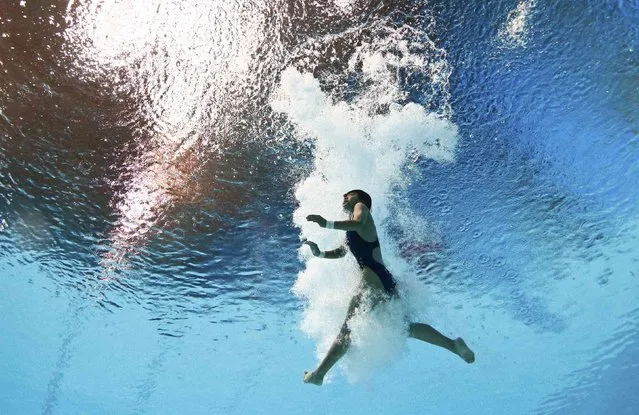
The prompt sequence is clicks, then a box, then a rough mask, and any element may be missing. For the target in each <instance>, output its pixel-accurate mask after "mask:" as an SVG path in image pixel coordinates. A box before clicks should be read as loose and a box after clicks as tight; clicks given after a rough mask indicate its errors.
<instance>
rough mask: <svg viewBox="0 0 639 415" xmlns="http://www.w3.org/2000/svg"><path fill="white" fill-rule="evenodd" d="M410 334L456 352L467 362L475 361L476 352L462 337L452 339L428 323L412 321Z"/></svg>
mask: <svg viewBox="0 0 639 415" xmlns="http://www.w3.org/2000/svg"><path fill="white" fill-rule="evenodd" d="M409 336H410V337H412V338H414V339H418V340H421V341H424V342H426V343H430V344H434V345H435V346H439V347H443V348H444V349H446V350H449V351H451V352H453V353H455V354H456V355H458V356H459V357H461V358H462V359H464V360H465V361H466V362H467V363H473V362H474V361H475V353H473V351H472V350H470V348H469V347H468V346H466V343H465V342H464V340H463V339H462V338H461V337H459V338H457V339H455V340H453V339H450V338H448V337H446V336H444V335H443V334H441V333H440V332H438V331H437V330H435V329H434V328H433V327H432V326H429V325H428V324H424V323H410V329H409Z"/></svg>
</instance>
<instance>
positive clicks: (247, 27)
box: [0, 0, 639, 413]
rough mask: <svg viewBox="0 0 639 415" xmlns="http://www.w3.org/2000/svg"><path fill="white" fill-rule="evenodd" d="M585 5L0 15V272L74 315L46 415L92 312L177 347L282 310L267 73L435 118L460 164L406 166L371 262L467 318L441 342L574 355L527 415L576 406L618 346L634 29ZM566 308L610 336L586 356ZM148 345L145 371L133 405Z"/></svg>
mask: <svg viewBox="0 0 639 415" xmlns="http://www.w3.org/2000/svg"><path fill="white" fill-rule="evenodd" d="M582 6H584V7H577V6H575V5H572V6H571V5H567V4H564V5H560V4H556V5H548V4H542V3H540V2H536V1H520V2H517V1H511V2H500V3H498V4H494V7H474V6H473V4H471V3H466V2H464V3H463V4H451V5H433V6H432V7H433V9H431V5H425V4H423V3H421V2H409V1H406V2H392V3H391V2H378V3H376V2H372V3H370V2H364V1H362V2H357V1H343V0H342V1H335V2H329V1H325V2H313V3H306V2H299V1H286V2H284V1H279V2H236V3H229V2H178V1H174V2H160V1H157V2H151V3H149V2H134V1H133V2H131V1H115V2H108V1H69V2H53V3H51V4H48V5H42V6H41V5H39V4H37V2H30V1H27V2H26V3H25V4H24V5H22V4H18V3H17V4H15V5H10V4H8V3H3V4H2V5H0V12H1V13H0V16H1V17H2V20H1V21H0V22H1V23H2V33H3V35H2V36H3V37H2V38H1V39H2V42H1V43H0V46H1V47H2V49H1V51H2V55H0V61H1V63H2V66H1V67H0V68H1V69H2V71H4V72H2V75H1V76H2V78H1V80H2V83H1V84H0V99H1V101H0V123H1V128H2V130H1V132H2V136H1V138H0V146H1V148H0V150H2V151H1V153H0V179H1V180H0V185H1V188H2V192H1V193H0V248H1V249H2V254H0V255H2V259H3V261H7V264H8V265H3V267H5V269H9V270H13V271H12V272H18V270H21V269H23V268H21V267H25V266H28V265H29V264H37V265H38V267H39V268H40V269H41V270H44V271H45V275H46V277H47V278H49V279H50V280H51V281H53V282H54V284H55V285H56V286H57V287H58V288H57V291H56V292H57V293H58V295H60V296H63V297H64V296H66V297H68V298H69V299H70V300H69V301H70V303H71V305H70V307H71V308H74V310H72V311H71V317H69V321H70V322H69V323H68V324H67V330H66V335H65V337H64V342H63V345H62V346H61V349H60V354H59V360H58V363H57V365H56V369H55V371H54V373H53V375H52V376H51V379H50V381H49V388H50V393H49V398H48V400H47V401H46V405H45V409H44V412H50V411H53V410H54V409H55V407H56V405H58V401H56V397H57V395H58V394H59V393H60V390H61V386H60V384H61V381H62V379H63V375H64V373H65V368H66V367H67V366H68V365H69V361H70V359H71V357H72V345H73V343H74V342H75V341H76V338H77V336H78V333H81V332H82V331H83V330H86V326H85V325H84V323H83V322H84V320H85V318H88V317H86V316H84V315H83V312H84V310H86V309H87V307H89V308H91V307H93V305H94V304H95V303H97V304H99V305H100V306H101V308H100V310H101V311H100V312H102V311H104V312H105V313H108V314H110V315H114V314H116V313H118V312H122V311H121V310H126V309H127V307H133V306H136V305H139V306H140V307H141V308H142V309H144V310H145V311H148V313H149V315H150V316H151V317H150V318H151V319H152V321H153V322H154V324H156V330H157V332H158V333H160V334H162V335H163V336H164V337H167V338H171V339H173V338H176V337H184V336H187V335H189V334H192V333H193V330H192V329H191V324H192V321H189V322H188V323H186V322H185V321H186V320H188V318H187V317H185V316H198V317H203V318H205V319H207V321H208V322H210V323H224V322H229V323H236V322H248V323H251V324H252V323H255V324H256V325H257V326H259V324H258V323H257V321H258V320H259V316H260V315H261V313H263V312H264V311H263V310H264V309H268V308H269V307H282V308H283V309H284V310H288V311H290V310H294V311H295V312H296V313H300V308H301V306H302V304H300V302H299V301H298V300H297V299H296V298H295V297H294V296H293V295H292V294H291V293H290V287H291V286H292V285H293V283H294V280H295V278H296V276H297V273H298V272H299V271H300V268H302V266H303V264H301V263H300V261H299V258H298V257H297V252H296V249H297V247H298V240H297V230H296V229H295V228H294V227H293V226H292V225H291V223H292V217H291V215H292V212H293V211H294V210H295V209H296V207H297V202H296V201H295V200H294V196H293V190H294V187H295V186H296V184H297V183H299V182H300V181H301V180H302V179H304V178H305V177H306V176H307V174H308V173H309V172H310V171H311V170H312V168H313V163H314V160H313V146H314V144H313V143H314V142H313V140H314V139H315V138H314V137H305V136H304V132H302V131H296V130H295V128H294V126H292V125H291V124H289V120H287V119H286V118H285V117H283V116H282V115H281V114H277V113H273V112H272V109H271V106H270V103H271V97H272V93H273V91H274V90H275V89H276V88H277V86H278V83H279V74H280V73H281V71H282V70H283V69H285V68H287V67H289V66H294V67H296V68H297V69H298V70H300V71H302V72H310V73H312V74H313V76H314V77H315V78H316V79H318V80H319V81H320V84H321V86H322V88H323V90H324V91H325V92H326V93H327V95H328V96H329V97H330V98H331V99H332V100H334V101H335V102H340V101H343V102H346V103H348V104H351V105H357V106H359V108H363V109H365V110H366V111H368V112H369V113H370V114H386V113H387V112H388V110H389V107H391V106H392V105H393V104H400V105H404V104H406V103H408V102H416V103H419V104H420V105H422V106H423V107H424V108H426V109H427V110H428V111H431V112H435V113H438V114H440V115H442V116H446V117H452V120H453V121H454V122H455V123H456V124H457V125H458V126H459V127H460V131H461V132H460V140H459V148H458V151H457V154H456V159H457V162H456V163H455V164H452V165H441V164H438V163H434V162H431V161H429V160H423V159H419V158H416V159H414V160H415V163H411V162H409V163H408V166H407V167H406V169H407V170H408V173H407V174H406V176H405V177H406V178H407V182H408V183H407V190H405V191H401V192H399V193H398V194H397V195H395V196H394V197H395V199H393V198H390V200H391V203H395V205H394V206H393V208H391V209H390V210H391V212H392V215H394V216H393V219H392V220H389V221H388V222H387V223H386V227H387V228H388V230H389V232H388V235H389V238H388V240H387V241H386V242H385V243H387V244H388V245H389V246H391V247H397V251H398V252H399V254H398V256H399V257H401V258H403V259H404V260H406V262H408V263H409V264H410V266H411V267H412V268H410V271H411V272H413V273H414V274H416V275H417V277H418V278H419V279H420V281H422V282H424V283H426V284H427V285H428V287H429V289H430V292H431V294H434V295H435V296H437V297H441V298H443V300H441V301H442V302H443V303H444V305H445V303H446V301H447V300H446V299H447V298H451V299H452V298H456V299H458V298H459V299H460V300H455V301H456V303H455V304H452V305H451V307H450V308H451V309H453V308H454V307H460V309H461V308H463V305H464V304H466V303H467V302H468V303H474V302H476V303H477V304H478V305H477V308H476V309H477V310H481V312H482V313H483V312H486V315H485V316H484V317H483V320H479V321H478V320H477V319H473V317H472V316H466V317H465V318H466V319H467V320H466V321H468V322H471V323H469V324H468V326H466V325H461V327H460V329H461V330H462V331H465V330H468V331H467V332H468V333H469V335H471V336H472V335H475V338H476V339H477V342H478V343H479V345H480V346H484V350H486V349H488V348H489V347H488V346H489V345H490V346H491V347H492V346H494V344H497V343H499V342H500V341H506V340H505V339H504V337H503V335H502V333H499V334H496V333H495V332H493V331H491V330H493V329H492V328H490V327H489V328H488V329H486V328H484V329H483V330H479V329H478V325H482V326H483V325H484V324H486V325H487V324H488V323H487V322H488V321H490V318H491V317H490V316H491V315H494V313H497V314H499V315H502V316H506V317H505V318H507V319H508V321H511V320H512V321H514V323H513V325H514V326H515V327H519V326H518V325H519V324H521V325H523V326H525V327H527V328H530V330H531V332H533V333H534V335H533V337H531V338H532V339H533V340H535V341H539V342H540V343H541V344H546V345H547V344H551V343H552V341H548V339H552V340H556V339H553V338H552V337H550V336H559V337H562V336H563V337H566V336H567V337H568V338H572V339H573V340H574V338H575V337H576V338H579V339H580V340H582V341H584V342H585V345H583V347H581V348H579V349H576V352H575V356H576V358H575V359H574V360H570V359H567V360H568V362H567V363H565V364H566V367H567V368H570V369H567V370H566V372H568V373H567V374H564V376H563V377H562V378H561V382H563V383H561V384H562V385H563V384H565V385H567V387H566V389H565V390H564V389H561V392H557V391H556V390H554V391H552V392H549V393H548V394H547V395H546V396H545V398H544V399H545V400H543V401H540V402H542V403H541V404H540V405H541V406H540V408H541V409H540V411H542V412H544V413H545V412H552V411H554V410H559V409H558V408H562V407H563V406H566V405H568V403H567V399H568V398H565V397H563V398H562V396H563V394H564V392H567V393H568V395H569V396H577V397H579V399H581V397H582V396H583V393H584V391H588V390H590V389H589V388H596V387H597V380H596V377H595V374H596V373H597V371H598V370H601V371H604V370H605V368H604V367H605V366H606V365H607V364H608V362H609V361H610V360H613V359H614V358H615V357H616V356H617V355H618V354H619V353H621V352H622V351H623V350H624V348H625V347H627V346H628V345H632V344H634V343H633V342H635V343H636V341H635V340H634V339H635V338H636V331H637V330H636V324H635V323H634V320H635V317H636V311H633V312H631V311H630V308H629V307H630V305H629V304H628V302H627V301H625V300H626V299H627V297H628V293H629V292H630V293H634V292H636V289H637V286H636V282H635V281H636V280H634V279H633V278H634V277H635V276H634V274H632V273H633V272H635V271H633V268H632V267H635V266H636V263H637V257H636V251H633V250H632V249H631V248H629V247H630V246H632V243H633V241H636V235H637V229H636V227H633V225H631V223H632V218H634V217H636V214H637V203H636V201H637V199H638V195H637V188H636V186H634V185H632V181H633V179H634V177H635V176H636V174H635V173H636V172H637V171H638V168H639V167H638V164H637V140H636V136H637V131H638V128H639V127H638V125H637V120H638V119H639V118H638V117H637V108H639V106H637V105H636V104H637V98H636V97H637V96H639V94H637V93H636V92H637V82H636V79H637V78H636V67H637V62H639V61H638V58H637V52H636V51H637V49H636V48H637V44H636V43H637V39H638V37H637V30H638V29H637V25H636V19H634V20H633V17H634V16H636V11H637V8H636V7H635V6H634V3H633V2H623V1H622V2H619V3H618V4H617V6H618V7H617V6H614V7H613V6H612V5H610V7H607V8H605V7H604V8H601V7H594V6H593V5H582ZM432 10H434V12H433V11H432ZM23 15H26V16H27V18H24V17H22V16H23ZM591 22H596V23H597V24H598V25H599V26H597V25H594V26H593V25H592V24H591ZM621 22H625V23H624V24H621ZM436 23H437V24H436ZM597 27H601V28H600V29H597ZM599 30H600V31H601V32H598V31H599ZM5 34H6V36H5ZM579 51H583V52H579ZM595 173H596V174H595ZM407 196H408V197H407ZM393 209H394V210H393ZM417 223H419V228H420V229H425V230H427V231H424V232H417V231H416V230H415V229H412V228H415V227H417V225H416V224H417ZM577 270H578V271H577ZM3 272H4V270H3ZM12 275H13V274H12ZM573 293H574V295H578V298H579V299H581V298H582V299H583V300H581V301H580V300H579V299H574V298H568V297H570V294H573ZM448 296H450V297H448ZM456 296H458V297H456ZM87 297H88V298H89V299H90V301H89V302H90V304H91V305H89V306H87V305H86V301H85V300H86V298H87ZM613 297H618V298H619V299H618V300H614V301H613ZM450 301H453V300H450ZM592 303H595V304H597V303H598V304H604V305H606V306H607V307H608V308H607V309H606V310H607V312H608V315H607V316H600V315H599V314H600V313H601V310H599V311H597V310H596V309H595V308H594V307H592V306H591V305H590V304H592ZM612 303H614V304H612ZM467 307H470V306H467ZM602 307H603V306H602ZM444 309H446V308H445V307H444ZM454 309H456V310H457V308H454ZM574 310H577V311H578V312H579V313H581V314H578V313H577V311H574ZM93 312H95V311H92V313H93ZM95 313H96V314H97V313H98V312H95ZM491 313H493V314H491ZM576 314H577V315H583V316H588V318H589V319H591V321H600V322H605V323H606V324H605V325H603V326H604V327H607V329H603V328H602V329H601V331H602V333H601V334H600V337H598V338H596V339H591V338H589V337H587V336H585V334H584V333H587V332H588V331H589V330H590V329H589V328H588V324H586V323H585V322H584V321H582V320H580V318H579V317H578V316H576ZM114 318H116V317H114ZM475 324H476V325H477V327H475V326H474V325H475ZM575 327H577V329H575ZM615 335H618V337H616V339H617V340H616V341H615V342H612V343H610V344H609V345H607V346H606V347H604V348H602V351H601V352H600V353H599V354H595V355H594V357H591V358H590V359H583V360H584V361H585V362H586V363H583V362H581V363H580V362H577V360H578V358H580V357H588V356H593V355H592V354H591V353H590V352H591V351H592V350H593V349H596V348H597V347H598V346H599V345H600V344H604V345H605V344H606V340H607V339H609V338H615ZM534 336H536V337H534ZM571 336H572V337H571ZM633 336H634V337H633ZM485 338H488V340H484V339H485ZM482 342H483V343H482ZM170 349H171V346H165V347H164V349H163V350H162V351H159V352H158V354H157V355H156V356H155V358H154V359H153V360H152V361H151V362H149V366H148V371H149V374H148V376H147V377H146V378H145V379H144V380H143V381H142V382H141V383H140V384H141V386H140V391H139V397H138V398H139V399H140V400H141V401H143V402H146V401H147V400H149V399H150V398H151V397H152V396H153V390H154V388H155V383H154V379H155V377H157V376H159V375H158V372H159V371H160V370H161V369H160V368H161V366H162V365H163V363H164V361H165V356H166V354H167V350H170ZM532 352H534V351H532ZM487 353H489V352H487ZM547 353H548V354H551V356H547V357H548V361H549V362H551V363H552V362H556V361H555V360H553V359H552V356H554V355H552V353H551V351H548V352H547ZM524 363H525V362H522V364H524ZM541 366H543V365H541V363H540V367H541ZM555 366H558V365H555ZM550 369H552V368H549V371H550ZM482 370H485V369H482ZM513 370H514V369H513ZM536 379H537V380H539V379H541V380H539V382H540V383H543V380H544V379H543V377H540V378H536ZM575 379H576V380H575ZM557 382H559V381H557ZM558 385H559V383H558ZM539 388H540V390H541V389H543V387H542V386H539ZM557 388H559V386H557ZM557 388H555V389H557ZM544 390H545V389H544ZM539 395H540V396H542V395H543V392H539ZM540 399H541V398H540Z"/></svg>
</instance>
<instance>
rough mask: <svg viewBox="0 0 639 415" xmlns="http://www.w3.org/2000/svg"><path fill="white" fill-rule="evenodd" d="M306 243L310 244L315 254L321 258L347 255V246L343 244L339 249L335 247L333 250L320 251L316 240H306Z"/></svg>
mask: <svg viewBox="0 0 639 415" xmlns="http://www.w3.org/2000/svg"><path fill="white" fill-rule="evenodd" d="M304 243H305V244H306V245H308V246H309V247H310V248H311V252H313V255H314V256H318V257H321V258H329V259H336V258H341V257H343V256H344V255H346V248H344V247H343V246H340V247H339V248H337V249H333V250H331V251H323V252H322V251H320V249H319V247H318V246H317V244H316V243H315V242H312V241H304Z"/></svg>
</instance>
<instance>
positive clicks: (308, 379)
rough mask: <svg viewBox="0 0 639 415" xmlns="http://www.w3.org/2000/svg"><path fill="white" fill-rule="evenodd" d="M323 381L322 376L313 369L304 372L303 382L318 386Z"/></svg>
mask: <svg viewBox="0 0 639 415" xmlns="http://www.w3.org/2000/svg"><path fill="white" fill-rule="evenodd" d="M323 382H324V377H323V376H319V375H318V374H316V373H315V371H308V372H304V383H312V384H313V385H317V386H320V385H321V384H322V383H323Z"/></svg>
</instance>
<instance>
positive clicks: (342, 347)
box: [304, 190, 475, 385]
mask: <svg viewBox="0 0 639 415" xmlns="http://www.w3.org/2000/svg"><path fill="white" fill-rule="evenodd" d="M342 206H343V208H344V210H345V211H347V212H349V213H350V216H349V220H344V221H335V222H332V221H328V220H326V219H324V218H323V217H322V216H319V215H308V216H307V217H306V220H308V221H311V222H315V223H317V224H318V225H319V226H321V227H323V228H326V229H336V230H340V231H346V246H347V247H348V250H350V252H351V253H352V254H353V256H355V259H357V263H358V264H359V267H360V268H361V270H362V273H361V276H362V283H361V286H360V288H361V289H360V290H359V292H358V293H357V294H356V295H355V296H354V297H353V298H352V299H351V301H350V304H349V306H348V311H347V314H346V320H345V321H344V324H343V325H342V328H341V330H340V332H339V334H338V336H337V338H336V339H335V341H334V342H333V344H332V345H331V347H330V349H329V350H328V353H327V354H326V356H325V357H324V359H323V360H322V361H321V363H320V364H319V366H318V367H317V369H315V370H313V371H307V372H304V382H306V383H313V384H315V385H321V384H322V382H323V381H324V376H325V375H326V373H327V372H328V371H329V370H330V369H331V367H333V365H335V363H337V361H338V360H339V359H340V358H341V357H342V356H344V354H346V351H347V350H348V347H349V345H350V329H349V327H348V323H349V321H350V319H351V318H352V317H353V315H354V314H355V312H356V310H357V308H358V306H359V305H360V303H361V301H362V295H363V294H364V292H365V291H368V293H369V294H370V295H371V298H372V302H373V304H372V305H373V306H374V305H375V304H379V302H380V301H388V300H390V299H392V298H397V297H398V293H397V288H396V283H395V280H394V279H393V276H392V274H391V273H390V272H389V271H388V269H386V267H385V266H384V261H383V259H382V253H381V250H380V246H379V240H378V238H377V230H376V228H375V221H374V220H373V216H372V215H371V206H372V200H371V197H370V195H369V194H368V193H366V192H364V191H363V190H351V191H350V192H348V193H346V194H344V200H343V202H342ZM304 243H305V244H306V245H308V246H309V247H310V248H311V251H312V252H313V255H314V256H316V257H320V258H331V259H332V258H341V257H343V256H344V255H346V253H347V248H346V247H344V246H342V247H339V248H337V249H333V250H331V251H320V249H319V247H318V246H317V244H316V243H315V242H311V241H308V240H305V241H304ZM408 329H409V330H408V334H409V337H412V338H415V339H419V340H422V341H424V342H427V343H430V344H434V345H436V346H439V347H443V348H444V349H446V350H449V351H451V352H453V353H455V354H456V355H458V356H459V357H461V358H462V359H464V360H465V361H466V362H467V363H473V362H474V361H475V353H473V351H472V350H471V349H470V348H469V347H468V346H467V345H466V343H465V342H464V340H463V339H462V338H457V339H455V340H453V339H450V338H448V337H446V336H444V335H443V334H441V333H440V332H438V331H437V330H435V329H434V328H433V327H431V326H430V325H428V324H424V323H410V324H409V327H408Z"/></svg>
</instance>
